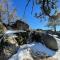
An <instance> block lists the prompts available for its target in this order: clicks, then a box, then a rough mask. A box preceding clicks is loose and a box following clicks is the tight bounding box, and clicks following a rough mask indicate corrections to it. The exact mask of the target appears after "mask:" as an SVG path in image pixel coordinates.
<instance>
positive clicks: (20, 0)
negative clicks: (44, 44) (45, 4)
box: [12, 0, 60, 30]
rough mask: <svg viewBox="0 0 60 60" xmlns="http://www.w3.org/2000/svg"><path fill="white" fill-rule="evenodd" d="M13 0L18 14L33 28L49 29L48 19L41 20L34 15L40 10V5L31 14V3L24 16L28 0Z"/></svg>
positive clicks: (59, 9)
mask: <svg viewBox="0 0 60 60" xmlns="http://www.w3.org/2000/svg"><path fill="white" fill-rule="evenodd" d="M12 1H13V5H12V6H13V7H16V9H17V11H16V13H17V16H19V17H20V18H22V19H23V20H24V21H25V22H26V23H27V24H28V25H29V26H30V28H32V29H44V30H45V29H49V28H48V27H46V26H45V25H46V23H47V21H42V22H40V19H37V18H35V17H34V13H35V12H36V11H39V7H37V8H34V11H33V14H32V15H31V9H32V8H31V6H32V2H31V3H29V5H28V7H27V9H26V13H25V16H23V14H24V9H25V5H26V3H27V2H26V0H12ZM57 5H58V7H59V6H60V0H59V3H58V4H57ZM35 7H36V6H35ZM58 11H60V7H59V8H58ZM57 30H60V27H57Z"/></svg>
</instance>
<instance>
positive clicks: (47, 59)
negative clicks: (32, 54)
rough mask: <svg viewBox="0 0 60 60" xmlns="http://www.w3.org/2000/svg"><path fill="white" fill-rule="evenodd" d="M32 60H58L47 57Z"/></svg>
mask: <svg viewBox="0 0 60 60" xmlns="http://www.w3.org/2000/svg"><path fill="white" fill-rule="evenodd" d="M34 60H58V59H57V58H53V57H48V58H39V57H38V58H34Z"/></svg>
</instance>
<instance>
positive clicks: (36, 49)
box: [9, 42, 55, 60]
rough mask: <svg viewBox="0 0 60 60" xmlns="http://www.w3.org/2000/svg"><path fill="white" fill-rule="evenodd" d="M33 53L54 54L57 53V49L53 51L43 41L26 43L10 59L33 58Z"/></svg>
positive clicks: (25, 59)
mask: <svg viewBox="0 0 60 60" xmlns="http://www.w3.org/2000/svg"><path fill="white" fill-rule="evenodd" d="M31 53H32V55H33V56H36V57H37V56H39V55H40V56H41V55H42V56H43V55H44V56H45V55H47V56H53V55H54V54H55V51H52V50H50V49H48V48H47V47H46V46H45V45H43V44H41V43H36V42H34V43H31V44H25V45H22V46H20V49H19V50H18V52H17V53H16V54H15V55H13V56H12V57H11V58H10V59H9V60H27V59H29V60H33V58H32V56H31Z"/></svg>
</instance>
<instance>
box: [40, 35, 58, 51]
mask: <svg viewBox="0 0 60 60" xmlns="http://www.w3.org/2000/svg"><path fill="white" fill-rule="evenodd" d="M41 39H42V40H43V41H44V44H45V45H46V46H47V47H48V48H50V49H52V50H55V51H56V50H58V46H57V41H56V39H54V38H53V36H50V35H48V34H42V35H41Z"/></svg>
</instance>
